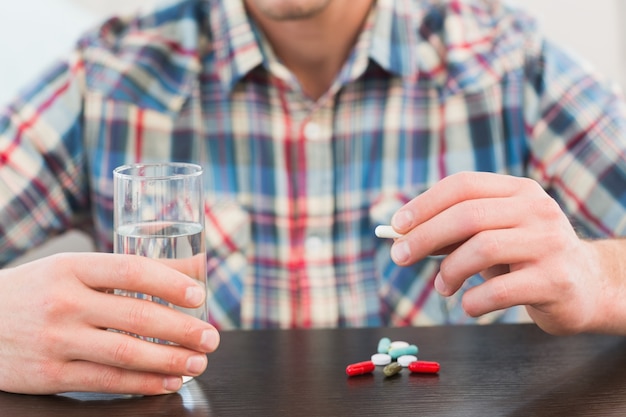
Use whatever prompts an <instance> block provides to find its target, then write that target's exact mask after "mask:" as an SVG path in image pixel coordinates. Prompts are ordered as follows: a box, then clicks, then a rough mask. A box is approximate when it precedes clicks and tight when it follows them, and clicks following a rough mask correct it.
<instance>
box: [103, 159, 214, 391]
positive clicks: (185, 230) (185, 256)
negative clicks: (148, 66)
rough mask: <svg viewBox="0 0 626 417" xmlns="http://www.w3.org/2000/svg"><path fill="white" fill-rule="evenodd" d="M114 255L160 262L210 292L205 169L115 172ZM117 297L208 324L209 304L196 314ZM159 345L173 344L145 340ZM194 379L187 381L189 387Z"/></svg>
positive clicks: (174, 166) (176, 166) (155, 167)
mask: <svg viewBox="0 0 626 417" xmlns="http://www.w3.org/2000/svg"><path fill="white" fill-rule="evenodd" d="M113 179H114V181H113V187H114V228H115V242H114V252H115V253H122V254H133V255H140V256H146V257H148V258H153V259H159V260H162V262H163V263H164V264H166V265H168V266H170V267H173V268H175V269H178V270H180V271H182V272H184V273H185V274H187V275H189V276H190V277H192V278H193V279H196V280H197V281H198V282H199V283H200V284H201V285H202V286H203V287H205V288H206V253H205V243H204V197H203V188H202V167H200V166H199V165H195V164H188V163H154V164H148V163H146V164H135V165H124V166H121V167H118V168H116V169H115V170H114V171H113ZM115 293H116V294H120V295H125V296H129V297H135V298H141V299H145V300H150V301H153V302H156V303H159V304H163V305H166V306H168V307H171V308H174V309H176V310H179V311H183V312H185V313H187V314H190V315H192V316H194V317H197V318H199V319H201V320H204V321H206V320H207V319H208V311H207V306H206V303H205V304H204V305H203V306H201V307H199V308H195V309H188V308H182V307H179V306H176V305H174V304H172V303H170V302H168V301H167V300H163V299H161V298H158V297H153V296H151V295H149V294H141V293H137V292H130V291H125V290H115ZM133 336H136V337H139V338H141V339H143V340H148V341H151V342H155V343H165V344H171V342H169V341H167V340H160V339H155V338H151V337H145V336H142V335H133ZM190 379H191V377H185V378H184V380H185V382H186V381H188V380H190Z"/></svg>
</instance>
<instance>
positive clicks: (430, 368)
mask: <svg viewBox="0 0 626 417" xmlns="http://www.w3.org/2000/svg"><path fill="white" fill-rule="evenodd" d="M439 368H440V366H439V362H430V361H415V362H411V363H410V364H409V371H411V372H414V373H420V374H436V373H438V372H439Z"/></svg>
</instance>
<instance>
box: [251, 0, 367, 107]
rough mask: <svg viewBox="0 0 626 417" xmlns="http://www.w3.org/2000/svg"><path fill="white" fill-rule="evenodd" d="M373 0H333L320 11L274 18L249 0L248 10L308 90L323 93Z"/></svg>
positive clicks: (311, 94)
mask: <svg viewBox="0 0 626 417" xmlns="http://www.w3.org/2000/svg"><path fill="white" fill-rule="evenodd" d="M373 3H374V0H350V1H348V0H343V1H331V2H330V3H329V4H328V6H327V7H326V8H325V9H324V10H323V11H321V12H320V13H319V14H317V15H315V16H313V17H310V18H307V19H297V20H275V19H272V18H270V17H269V16H267V15H266V14H264V13H263V12H262V11H260V10H259V9H257V8H255V6H254V2H253V1H248V0H246V6H247V9H248V13H250V15H251V17H252V18H253V19H254V20H255V21H256V22H257V24H258V25H259V27H260V28H261V30H263V33H264V34H265V36H266V37H267V39H268V40H269V41H270V43H271V44H272V47H273V48H274V51H275V53H276V55H277V56H278V58H279V59H280V60H281V61H282V62H283V63H284V64H285V65H286V66H287V68H289V70H291V71H292V72H293V73H294V74H295V76H296V77H297V78H298V81H299V82H300V84H301V86H302V88H303V90H304V92H305V94H307V95H308V96H309V97H310V98H312V99H318V98H319V97H321V96H322V95H323V94H324V93H325V92H326V91H327V90H328V88H329V87H330V86H331V84H332V82H333V80H334V79H335V77H336V76H337V74H338V73H339V71H340V70H341V68H342V66H343V65H344V63H345V61H346V59H347V57H348V55H349V53H350V51H351V49H352V47H353V46H354V44H355V42H356V40H357V38H358V36H359V34H360V32H361V29H362V27H363V24H364V22H365V20H366V19H367V16H368V13H369V11H370V9H371V7H372V4H373Z"/></svg>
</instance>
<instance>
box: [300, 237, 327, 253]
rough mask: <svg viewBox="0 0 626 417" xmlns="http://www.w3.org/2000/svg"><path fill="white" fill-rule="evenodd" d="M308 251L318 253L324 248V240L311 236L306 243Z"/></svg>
mask: <svg viewBox="0 0 626 417" xmlns="http://www.w3.org/2000/svg"><path fill="white" fill-rule="evenodd" d="M305 246H306V250H307V251H317V250H320V249H321V248H322V247H323V246H324V240H323V239H322V238H321V237H319V236H309V237H307V239H306V242H305Z"/></svg>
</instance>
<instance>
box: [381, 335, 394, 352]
mask: <svg viewBox="0 0 626 417" xmlns="http://www.w3.org/2000/svg"><path fill="white" fill-rule="evenodd" d="M389 346H391V339H389V338H388V337H383V338H382V339H380V341H379V342H378V353H387V352H389Z"/></svg>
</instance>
